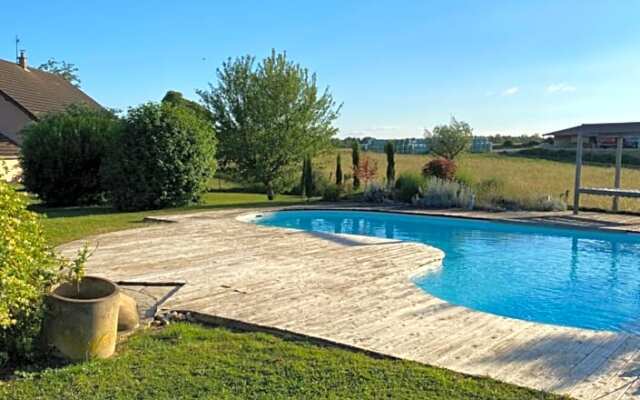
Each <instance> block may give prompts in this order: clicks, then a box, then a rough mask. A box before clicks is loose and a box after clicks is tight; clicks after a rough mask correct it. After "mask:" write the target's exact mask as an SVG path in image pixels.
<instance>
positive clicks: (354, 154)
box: [351, 141, 360, 189]
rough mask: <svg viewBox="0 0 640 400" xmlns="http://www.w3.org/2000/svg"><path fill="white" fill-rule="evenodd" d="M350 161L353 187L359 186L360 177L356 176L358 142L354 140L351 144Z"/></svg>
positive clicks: (358, 153)
mask: <svg viewBox="0 0 640 400" xmlns="http://www.w3.org/2000/svg"><path fill="white" fill-rule="evenodd" d="M351 163H352V164H353V188H354V189H358V188H359V187H360V178H358V166H359V165H360V144H359V143H358V142H356V141H354V142H353V144H352V145H351Z"/></svg>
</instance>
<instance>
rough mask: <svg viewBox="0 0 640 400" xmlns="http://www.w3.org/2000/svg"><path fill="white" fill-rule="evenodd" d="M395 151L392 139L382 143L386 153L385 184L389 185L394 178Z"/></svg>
mask: <svg viewBox="0 0 640 400" xmlns="http://www.w3.org/2000/svg"><path fill="white" fill-rule="evenodd" d="M395 151H396V150H395V148H394V146H393V142H392V141H388V142H387V143H386V144H385V145H384V152H385V153H387V185H389V187H391V185H393V181H394V180H395V179H396V160H395Z"/></svg>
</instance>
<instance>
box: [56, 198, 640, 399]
mask: <svg viewBox="0 0 640 400" xmlns="http://www.w3.org/2000/svg"><path fill="white" fill-rule="evenodd" d="M248 212H249V211H248V210H225V211H216V212H204V213H199V214H192V215H180V216H174V217H163V218H162V220H164V221H166V222H168V223H163V224H154V225H151V226H149V227H145V228H140V229H134V230H127V231H120V232H114V233H109V234H104V235H100V236H97V237H93V238H91V239H90V241H92V242H94V243H97V244H98V248H97V250H96V251H95V253H94V255H93V257H92V258H91V259H90V260H89V263H88V268H89V273H91V274H94V275H100V276H104V277H108V278H110V279H112V280H115V281H128V282H156V283H157V282H168V281H171V282H184V283H185V285H184V286H182V287H181V288H180V289H179V290H177V291H176V292H175V293H173V294H172V296H171V297H170V298H168V299H167V300H166V302H165V303H164V304H163V307H164V308H166V309H172V310H180V311H191V312H194V313H198V314H200V315H203V316H209V317H210V318H211V319H212V320H224V321H227V322H229V321H239V322H241V323H243V324H245V325H246V326H256V327H264V328H273V329H275V330H280V331H286V332H292V333H295V334H298V335H303V336H307V337H310V338H316V339H320V340H324V341H328V342H332V343H337V344H341V345H347V346H351V347H356V348H359V349H362V350H366V351H371V352H375V353H379V354H384V355H389V356H393V357H399V358H404V359H410V360H415V361H418V362H422V363H426V364H431V365H436V366H441V367H444V368H448V369H451V370H454V371H459V372H463V373H468V374H472V375H479V376H490V377H493V378H496V379H499V380H502V381H505V382H510V383H514V384H518V385H523V386H528V387H532V388H536V389H542V390H547V391H552V392H556V393H563V394H569V395H571V396H574V397H576V398H579V399H631V398H640V380H639V379H638V377H639V376H640V337H638V336H634V335H628V334H619V333H611V332H596V331H590V330H583V329H574V328H566V327H560V326H552V325H544V324H537V323H532V322H526V321H520V320H515V319H510V318H504V317H500V316H496V315H493V314H488V313H482V312H478V311H473V310H470V309H467V308H464V307H459V306H454V305H451V304H449V303H446V302H444V301H442V300H440V299H438V298H435V297H433V296H430V295H429V294H427V293H425V292H423V291H421V290H420V289H419V288H417V287H416V286H415V285H414V284H413V283H412V281H411V278H412V277H413V276H416V275H419V274H421V273H424V272H425V271H428V270H429V269H433V268H439V267H440V262H441V260H442V257H443V253H442V252H441V251H440V250H438V249H435V248H432V247H429V246H426V245H422V244H417V243H408V242H401V241H394V240H388V239H377V238H369V237H361V236H349V235H340V236H336V235H326V234H318V233H312V232H301V231H295V230H287V229H280V228H271V227H264V226H258V225H254V224H251V223H247V222H243V221H242V220H241V218H240V219H238V218H237V217H238V216H241V215H246V214H247V213H248ZM438 214H448V215H456V216H462V217H474V218H496V219H508V220H512V221H519V222H535V223H541V222H542V223H554V224H570V225H572V226H573V225H577V226H583V227H596V228H599V229H618V230H619V229H622V230H631V231H637V230H640V229H639V227H640V218H639V217H629V216H616V215H608V214H595V213H583V214H581V215H580V216H579V217H578V218H575V217H572V216H571V215H570V214H568V213H499V214H496V213H469V212H462V211H457V212H456V211H450V212H439V213H438ZM79 245H80V243H79V242H75V243H70V244H68V245H65V246H62V250H63V251H64V252H73V251H74V249H77V248H78V247H79Z"/></svg>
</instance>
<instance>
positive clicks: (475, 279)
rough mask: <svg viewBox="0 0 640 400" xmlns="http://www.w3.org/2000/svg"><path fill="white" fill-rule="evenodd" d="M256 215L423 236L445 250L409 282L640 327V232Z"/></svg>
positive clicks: (327, 214)
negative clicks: (436, 264)
mask: <svg viewBox="0 0 640 400" xmlns="http://www.w3.org/2000/svg"><path fill="white" fill-rule="evenodd" d="M256 222H257V223H259V224H262V225H269V226H277V227H286V228H296V229H302V230H306V231H314V232H325V233H348V234H356V235H367V236H377V237H383V238H390V239H399V240H408V241H416V242H421V243H426V244H428V245H431V246H434V247H437V248H439V249H441V250H443V251H444V252H445V254H446V256H445V259H444V262H443V266H442V269H440V270H438V271H436V272H432V273H429V274H428V275H425V276H423V277H420V278H418V279H416V280H415V284H416V285H418V286H419V287H420V288H422V289H423V290H425V291H426V292H428V293H430V294H432V295H434V296H437V297H439V298H441V299H443V300H446V301H448V302H450V303H453V304H458V305H462V306H466V307H469V308H473V309H475V310H480V311H485V312H490V313H494V314H498V315H503V316H507V317H512V318H519V319H524V320H529V321H537V322H543V323H550V324H557V325H565V326H573V327H579V328H589V329H596V330H610V331H624V332H633V333H640V235H634V234H625V233H609V232H600V231H595V230H575V229H564V228H554V227H546V226H539V225H538V226H530V225H526V226H525V225H522V224H507V223H499V222H489V221H480V220H468V219H458V218H446V217H430V216H429V217H427V216H412V215H402V214H392V213H376V212H354V211H284V212H276V213H269V214H265V215H264V216H262V217H261V218H259V219H258V220H257V221H256Z"/></svg>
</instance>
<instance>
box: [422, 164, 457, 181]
mask: <svg viewBox="0 0 640 400" xmlns="http://www.w3.org/2000/svg"><path fill="white" fill-rule="evenodd" d="M422 175H424V176H426V177H430V176H434V177H436V178H440V179H444V180H447V181H452V180H453V179H454V178H455V176H456V163H455V162H454V161H452V160H447V159H446V158H436V159H434V160H431V161H429V162H428V163H426V164H425V165H424V167H422Z"/></svg>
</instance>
